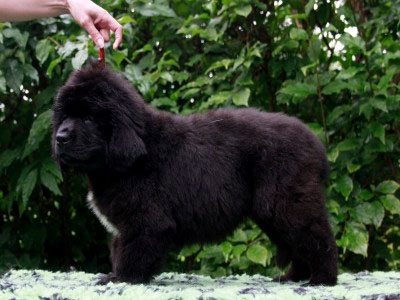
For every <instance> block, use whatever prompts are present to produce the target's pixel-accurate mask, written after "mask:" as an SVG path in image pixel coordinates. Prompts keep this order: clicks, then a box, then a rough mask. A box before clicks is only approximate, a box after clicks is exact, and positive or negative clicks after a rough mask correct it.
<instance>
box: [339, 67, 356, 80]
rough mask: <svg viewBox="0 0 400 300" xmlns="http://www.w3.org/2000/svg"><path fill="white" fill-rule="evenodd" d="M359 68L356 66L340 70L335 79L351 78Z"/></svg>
mask: <svg viewBox="0 0 400 300" xmlns="http://www.w3.org/2000/svg"><path fill="white" fill-rule="evenodd" d="M359 71H360V68H357V67H349V68H344V69H342V70H340V72H339V74H338V76H337V79H350V78H353V77H354V76H355V75H356V74H357V73H358V72H359Z"/></svg>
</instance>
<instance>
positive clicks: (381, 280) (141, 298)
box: [0, 270, 400, 300]
mask: <svg viewBox="0 0 400 300" xmlns="http://www.w3.org/2000/svg"><path fill="white" fill-rule="evenodd" d="M100 276H101V275H99V274H97V275H95V274H88V273H83V272H70V273H51V272H47V271H40V270H36V271H26V270H19V271H10V272H8V273H6V274H4V275H3V276H2V277H0V299H2V300H3V299H18V300H20V299H41V300H44V299H57V300H58V299H107V300H108V299H134V300H146V299H157V300H163V299H198V300H200V299H201V300H206V299H208V300H213V299H226V300H233V299H266V300H268V299H282V300H291V299H310V300H311V299H330V300H331V299H362V300H372V299H377V300H378V299H379V300H381V299H382V300H383V299H385V300H400V272H386V273H384V272H374V273H368V272H362V273H358V274H342V275H340V276H339V283H338V285H337V286H335V287H303V286H301V283H298V284H295V283H290V284H279V283H275V282H271V279H270V278H267V277H262V276H247V275H242V276H229V277H222V278H217V279H212V278H210V277H205V276H197V275H187V274H176V273H163V274H161V275H159V276H157V277H156V278H155V279H154V280H153V281H151V282H150V284H146V285H129V284H124V283H119V284H112V283H110V284H108V285H106V286H99V285H95V282H96V281H97V280H98V279H99V278H100Z"/></svg>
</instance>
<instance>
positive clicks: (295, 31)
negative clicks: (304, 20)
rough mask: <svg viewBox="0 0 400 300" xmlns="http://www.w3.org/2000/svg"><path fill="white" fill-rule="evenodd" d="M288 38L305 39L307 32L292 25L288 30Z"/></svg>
mask: <svg viewBox="0 0 400 300" xmlns="http://www.w3.org/2000/svg"><path fill="white" fill-rule="evenodd" d="M290 38H291V39H294V40H307V39H308V34H307V32H306V31H305V30H304V29H301V28H296V27H294V28H292V29H291V30H290Z"/></svg>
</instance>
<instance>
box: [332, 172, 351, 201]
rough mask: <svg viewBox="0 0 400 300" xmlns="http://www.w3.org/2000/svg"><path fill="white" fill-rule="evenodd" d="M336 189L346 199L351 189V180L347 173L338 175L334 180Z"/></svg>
mask: <svg viewBox="0 0 400 300" xmlns="http://www.w3.org/2000/svg"><path fill="white" fill-rule="evenodd" d="M336 190H337V191H338V192H340V193H341V194H342V195H343V197H345V198H346V200H347V199H348V198H349V195H350V193H351V191H352V190H353V180H352V179H351V178H350V177H349V176H348V175H343V176H340V177H339V178H338V179H337V180H336Z"/></svg>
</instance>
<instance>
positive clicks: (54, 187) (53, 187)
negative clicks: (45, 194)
mask: <svg viewBox="0 0 400 300" xmlns="http://www.w3.org/2000/svg"><path fill="white" fill-rule="evenodd" d="M40 181H41V182H42V184H43V185H44V186H45V187H47V188H48V189H49V190H50V191H52V192H53V194H54V195H61V191H60V189H59V188H58V184H57V182H56V179H55V177H54V175H52V174H50V173H48V172H47V171H46V169H44V168H42V169H40Z"/></svg>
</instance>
